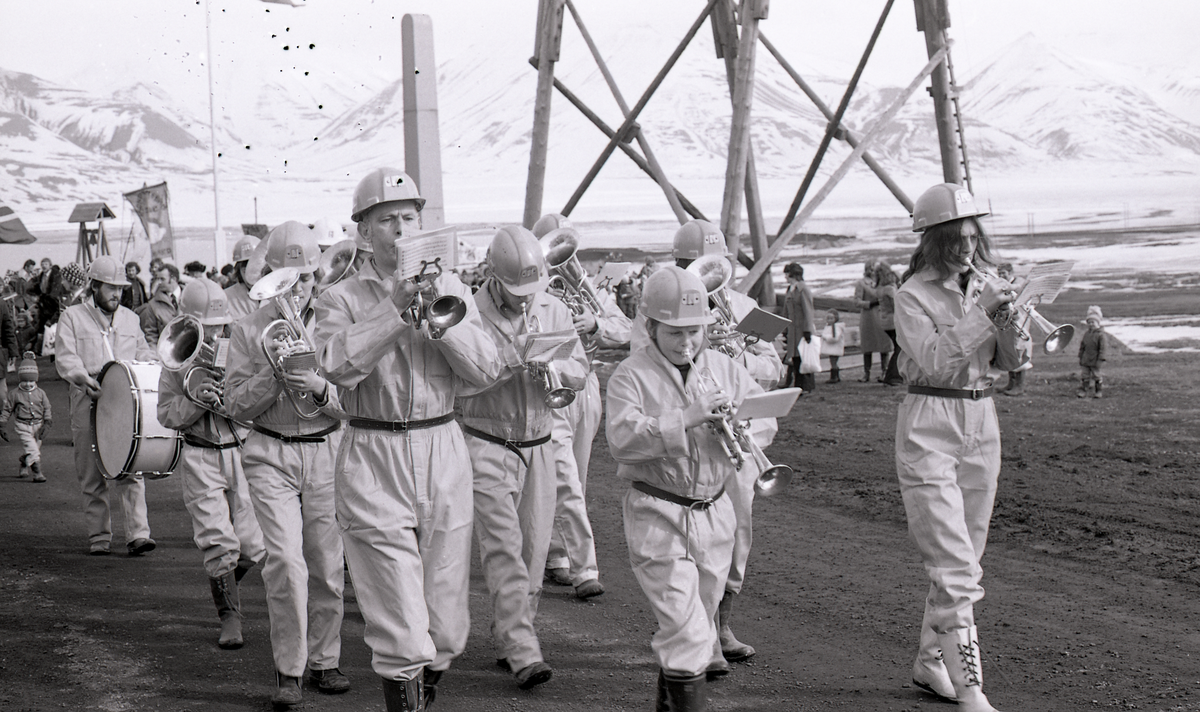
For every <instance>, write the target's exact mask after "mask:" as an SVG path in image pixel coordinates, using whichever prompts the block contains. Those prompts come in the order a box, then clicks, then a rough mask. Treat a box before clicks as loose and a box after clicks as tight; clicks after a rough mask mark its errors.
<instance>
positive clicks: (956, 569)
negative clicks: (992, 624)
mask: <svg viewBox="0 0 1200 712" xmlns="http://www.w3.org/2000/svg"><path fill="white" fill-rule="evenodd" d="M986 214H987V212H986V211H984V210H981V209H979V208H977V207H976V205H975V199H974V198H973V197H972V195H971V193H970V192H969V191H968V190H967V189H966V188H963V187H962V186H958V185H955V184H953V183H943V184H940V185H935V186H933V187H932V188H930V189H929V190H927V191H925V193H923V194H922V195H921V197H920V198H918V199H917V202H916V204H915V205H914V206H913V231H914V232H920V233H921V239H920V242H919V243H918V245H917V249H916V251H914V252H913V255H912V258H911V260H910V261H909V266H908V270H907V271H905V273H904V277H903V286H901V288H900V291H899V292H898V293H897V294H896V314H895V324H896V339H897V341H898V342H899V343H900V347H901V349H903V351H902V352H901V354H900V358H899V361H898V367H899V370H900V373H901V374H902V375H903V376H904V382H905V383H907V384H909V385H908V395H907V396H905V398H904V401H903V402H902V403H901V404H900V409H899V412H898V413H897V416H896V472H897V475H898V477H899V480H900V493H901V495H902V497H903V499H904V509H905V512H906V513H907V515H908V530H909V534H910V535H911V537H912V540H913V542H914V543H915V544H916V545H917V549H918V550H919V551H920V553H921V559H922V561H923V562H924V564H925V571H926V573H927V574H928V576H929V582H930V585H929V593H928V595H927V596H926V598H925V615H924V618H923V620H922V621H921V636H920V644H919V648H918V652H917V658H916V660H915V661H914V662H913V671H912V677H913V683H914V684H916V685H917V686H918V687H920V688H921V689H923V690H926V691H927V692H930V693H932V694H934V695H936V696H938V697H942V698H945V699H950V700H957V701H958V706H959V709H961V710H965V711H966V712H993V710H994V708H993V707H992V706H991V705H990V704H989V703H988V700H987V697H986V696H985V695H984V694H983V672H982V667H981V655H980V652H979V642H978V641H979V638H978V634H977V632H976V627H975V615H974V604H975V603H976V602H977V601H979V600H980V599H982V598H983V587H982V586H980V583H979V582H980V579H981V578H982V576H983V570H982V569H981V568H980V566H979V560H980V558H981V557H982V556H983V548H984V545H985V544H986V543H987V532H988V523H989V521H990V520H991V515H992V503H993V501H994V499H995V496H996V478H997V475H998V474H999V472H1000V427H999V423H998V421H997V419H996V408H995V405H994V404H993V403H992V398H991V395H992V384H993V383H994V382H995V379H996V378H997V377H999V376H1000V375H1001V374H1003V373H1004V372H1006V371H1014V370H1016V369H1017V368H1018V367H1019V366H1020V365H1021V362H1022V360H1023V358H1025V357H1024V356H1023V355H1022V353H1023V352H1022V341H1023V339H1021V338H1019V336H1018V335H1017V330H1016V329H1015V328H1012V327H1011V316H1012V308H1011V307H1010V306H1009V303H1010V302H1012V300H1013V297H1014V294H1015V291H1014V288H1013V285H1011V284H1009V283H1008V282H1007V281H1005V280H1001V279H998V278H996V277H995V276H994V275H991V274H984V273H985V272H986V270H987V267H988V265H990V264H991V263H992V257H991V243H990V241H989V240H988V237H987V235H986V234H985V233H984V232H983V227H982V226H981V225H980V222H979V219H978V218H979V216H982V215H986Z"/></svg>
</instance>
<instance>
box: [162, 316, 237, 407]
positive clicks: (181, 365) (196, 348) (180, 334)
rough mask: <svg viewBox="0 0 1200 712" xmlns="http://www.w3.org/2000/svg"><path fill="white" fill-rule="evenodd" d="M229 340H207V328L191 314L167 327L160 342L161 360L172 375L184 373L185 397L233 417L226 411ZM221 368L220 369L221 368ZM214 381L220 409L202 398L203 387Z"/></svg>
mask: <svg viewBox="0 0 1200 712" xmlns="http://www.w3.org/2000/svg"><path fill="white" fill-rule="evenodd" d="M228 344H229V339H224V338H219V337H218V338H216V339H214V340H213V343H209V342H208V341H206V340H205V339H204V325H203V324H201V323H200V320H199V319H197V318H196V317H194V316H192V315H190V314H180V315H179V316H177V317H175V318H174V319H172V320H171V321H169V322H167V324H166V326H164V327H163V330H162V336H160V337H159V339H158V358H159V360H160V361H162V365H163V368H165V369H167V370H168V371H175V372H179V371H184V374H183V394H184V396H186V397H187V399H188V400H190V401H191V402H193V403H195V404H196V405H198V406H200V407H201V408H204V409H205V410H208V411H211V412H213V413H216V414H217V415H220V416H224V417H226V418H228V417H230V416H229V411H227V410H226V409H225V392H224V391H225V366H224V361H225V357H226V349H227V348H228ZM218 364H220V365H218ZM206 379H211V380H212V381H213V383H215V384H216V388H215V393H216V396H217V402H216V405H213V404H211V403H208V402H206V401H204V400H202V399H201V398H200V391H201V384H202V383H203V382H204V381H205V380H206Z"/></svg>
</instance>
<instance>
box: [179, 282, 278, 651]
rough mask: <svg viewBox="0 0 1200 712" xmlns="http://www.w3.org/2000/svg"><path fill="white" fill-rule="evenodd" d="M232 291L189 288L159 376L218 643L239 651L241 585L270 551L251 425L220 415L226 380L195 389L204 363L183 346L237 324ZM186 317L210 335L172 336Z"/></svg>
mask: <svg viewBox="0 0 1200 712" xmlns="http://www.w3.org/2000/svg"><path fill="white" fill-rule="evenodd" d="M226 294H227V293H226V292H225V291H222V289H221V287H220V286H219V285H217V283H216V282H213V281H211V280H208V279H206V278H203V277H201V278H199V279H195V280H192V281H191V282H188V284H187V286H186V287H184V288H183V293H182V294H181V295H180V298H179V311H180V317H178V318H177V319H176V320H175V322H172V323H169V324H168V325H167V327H166V328H165V329H164V331H163V333H164V335H165V336H164V338H162V339H160V340H159V356H160V357H161V358H162V360H163V363H164V367H163V370H162V373H161V374H160V376H159V380H158V422H160V423H162V425H163V427H166V428H171V429H172V430H178V431H180V432H181V433H182V435H183V445H182V446H181V448H180V452H179V464H178V465H176V467H175V472H176V474H177V475H178V477H179V480H180V483H181V486H182V488H183V503H184V505H185V506H186V507H187V510H188V514H189V515H191V518H192V540H193V541H195V542H196V546H197V547H199V549H200V551H201V552H203V554H204V570H205V571H206V572H207V573H208V579H209V588H210V589H211V590H212V596H213V602H214V603H216V606H217V615H218V616H219V617H220V619H221V634H220V637H219V638H218V639H217V646H218V647H220V648H224V649H226V650H235V649H237V648H240V647H242V642H243V641H242V608H241V599H240V597H239V595H238V584H239V583H240V582H241V580H242V578H243V577H245V575H246V574H247V573H249V571H250V569H252V568H253V567H254V565H255V564H257V563H258V562H259V561H260V560H261V559H262V558H263V555H264V554H265V552H266V549H265V547H264V545H263V536H262V531H261V530H260V529H259V528H258V519H257V517H255V516H254V505H253V503H252V502H251V501H250V490H249V487H248V486H247V484H246V475H245V474H244V473H243V471H242V441H243V440H244V439H245V436H246V428H245V426H243V425H240V424H235V423H234V422H233V421H232V420H231V419H230V418H229V417H227V416H226V415H223V414H221V413H223V412H224V406H223V405H222V402H221V401H222V397H221V395H220V394H221V391H222V390H223V388H224V384H223V383H220V382H218V381H216V380H214V379H213V378H211V377H209V376H207V375H205V376H204V377H203V378H202V379H200V380H199V382H198V387H197V388H196V389H195V390H193V391H192V392H191V393H190V394H189V392H188V391H187V390H186V389H185V387H184V377H185V376H186V375H187V374H188V372H189V371H190V369H191V368H192V367H194V366H196V365H197V364H196V363H195V358H196V357H195V356H193V355H192V354H191V353H184V351H186V350H187V349H190V348H193V347H194V345H195V344H196V343H197V342H196V341H195V339H197V338H198V339H199V343H203V344H207V345H208V347H209V348H212V347H213V346H214V344H215V341H216V339H217V338H218V337H224V335H225V333H226V331H227V329H228V325H229V323H230V322H231V321H232V319H231V318H230V316H229V308H228V302H227V301H226ZM184 316H188V317H192V318H195V319H197V320H199V322H200V325H201V327H203V333H201V334H192V333H191V332H183V331H181V332H180V333H181V334H184V336H183V338H181V339H178V340H173V339H172V337H171V335H172V334H173V333H175V329H173V328H172V327H173V326H177V325H178V324H180V323H182V317H184ZM199 348H203V347H199ZM176 349H177V350H176ZM164 351H165V352H166V353H164ZM195 353H198V351H196V352H195ZM184 359H188V360H187V361H185V360H184ZM201 360H202V359H201ZM168 367H170V368H168ZM172 369H174V370H172Z"/></svg>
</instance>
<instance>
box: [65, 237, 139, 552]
mask: <svg viewBox="0 0 1200 712" xmlns="http://www.w3.org/2000/svg"><path fill="white" fill-rule="evenodd" d="M87 276H88V280H89V282H90V286H89V287H88V290H89V291H88V294H87V296H85V297H84V300H83V301H82V302H81V303H79V304H76V305H75V306H72V307H68V308H67V310H66V311H65V312H63V315H62V317H61V318H59V320H58V334H57V337H56V340H55V344H54V366H55V368H56V369H58V375H59V376H61V377H62V379H63V380H64V381H66V382H68V383H70V384H71V388H70V395H71V437H72V438H73V440H74V443H75V474H76V475H78V477H79V485H80V488H81V489H82V490H83V516H84V521H85V522H86V523H87V528H88V543H89V550H88V553H89V554H92V555H94V556H102V555H104V554H108V553H109V546H110V544H111V542H112V514H111V510H110V509H109V502H108V496H109V492H110V491H115V492H116V494H117V495H118V497H119V499H120V501H121V509H122V510H123V511H124V514H125V537H126V542H127V543H126V547H127V548H128V550H129V554H130V555H131V556H138V555H141V554H145V553H147V552H150V551H153V550H154V546H155V543H154V540H153V539H151V538H150V520H149V518H148V516H147V512H146V482H145V480H143V479H142V478H141V477H125V478H122V479H119V480H107V479H105V478H104V476H103V475H101V474H100V470H99V469H98V468H97V467H96V453H95V450H94V446H95V440H96V437H95V434H94V432H93V430H92V418H91V408H92V402H93V401H94V400H95V399H96V398H99V397H100V382H99V381H97V380H96V377H97V376H99V375H100V370H101V369H102V368H103V367H104V364H106V363H108V362H109V361H118V360H120V361H155V360H157V354H156V353H155V351H154V349H152V348H150V346H149V345H148V344H147V343H146V337H145V335H144V334H143V333H142V324H141V321H140V320H139V319H138V317H137V315H136V314H134V313H133V312H131V311H129V310H128V309H126V308H125V307H123V306H121V292H122V290H123V289H124V288H125V287H128V286H129V282H127V281H125V270H123V269H122V268H121V265H120V264H119V263H118V262H117V261H116V260H115V259H113V258H112V257H110V256H108V255H101V256H100V257H97V258H96V260H95V261H94V262H92V264H91V265H90V266H89V267H88V272H87Z"/></svg>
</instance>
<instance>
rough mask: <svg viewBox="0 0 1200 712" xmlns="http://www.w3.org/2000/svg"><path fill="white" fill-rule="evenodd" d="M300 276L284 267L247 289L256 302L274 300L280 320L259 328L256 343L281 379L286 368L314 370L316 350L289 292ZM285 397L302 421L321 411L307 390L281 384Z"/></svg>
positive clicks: (289, 268)
mask: <svg viewBox="0 0 1200 712" xmlns="http://www.w3.org/2000/svg"><path fill="white" fill-rule="evenodd" d="M298 279H300V270H298V269H296V268H295V267H284V268H283V269H278V270H275V271H274V272H271V273H270V274H268V275H267V276H265V277H263V278H261V279H259V280H258V281H257V282H255V283H254V286H253V287H251V288H250V298H251V299H253V300H255V301H262V300H264V299H274V300H275V304H276V306H277V307H278V308H279V313H280V314H281V315H282V316H283V318H282V319H276V320H275V321H272V322H271V323H270V324H267V325H266V327H265V328H264V329H263V330H262V334H261V335H260V336H259V345H260V346H261V347H262V350H263V355H265V356H266V357H267V362H268V363H270V364H271V368H272V369H273V370H274V371H275V376H276V377H277V378H279V379H280V380H281V381H282V380H283V376H284V375H285V374H286V373H287V372H288V371H294V370H304V369H310V370H314V371H315V370H316V368H317V350H316V348H315V347H314V346H313V345H312V344H311V343H309V341H308V334H307V332H306V331H305V330H304V321H303V320H302V319H301V316H300V305H299V304H297V303H296V296H295V295H294V294H292V287H293V286H294V285H295V284H296V280H298ZM283 390H284V392H285V393H287V396H288V400H290V401H291V402H292V407H293V408H295V409H296V415H298V416H300V417H301V418H303V419H304V420H312V419H313V418H315V417H317V416H318V415H319V414H320V412H321V410H320V408H319V407H318V406H317V404H316V403H315V402H313V397H312V394H311V393H309V392H308V391H293V390H292V389H290V388H287V387H286V386H285V387H284V389H283Z"/></svg>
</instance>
